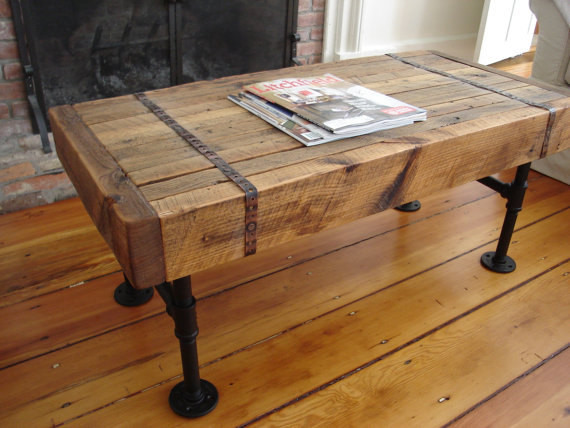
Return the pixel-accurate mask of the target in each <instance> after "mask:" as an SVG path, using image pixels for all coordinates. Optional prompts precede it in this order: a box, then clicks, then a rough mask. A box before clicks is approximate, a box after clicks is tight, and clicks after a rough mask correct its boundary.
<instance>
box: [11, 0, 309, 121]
mask: <svg viewBox="0 0 570 428" xmlns="http://www.w3.org/2000/svg"><path fill="white" fill-rule="evenodd" d="M12 5H13V8H14V9H13V10H16V12H17V13H15V14H14V20H15V21H17V20H18V21H19V19H17V18H16V17H17V16H18V17H21V18H22V19H21V21H20V22H15V24H16V27H18V28H16V30H17V33H20V34H17V36H18V39H19V41H20V44H21V45H22V43H23V42H24V43H23V44H24V45H25V49H21V50H20V55H21V56H22V63H23V64H24V66H25V71H26V72H25V74H26V79H27V87H28V90H31V91H33V92H35V96H36V97H37V104H38V105H39V108H40V110H41V115H42V116H43V117H44V118H45V112H46V111H47V109H48V108H49V107H52V106H55V105H60V104H73V103H77V102H81V101H86V100H92V99H97V98H106V97H112V96H117V95H123V94H127V93H133V92H137V91H145V90H151V89H157V88H163V87H166V86H171V85H175V84H180V83H186V82H192V81H195V80H204V79H212V78H216V77H222V76H228V75H233V74H240V73H246V72H253V71H259V70H268V69H274V68H280V67H283V66H288V65H290V64H291V60H292V58H293V56H294V51H295V46H294V43H295V31H296V21H297V8H298V0H262V1H251V0H179V1H176V0H59V1H45V0H12ZM18 8H20V9H18ZM33 95H34V94H32V96H33ZM36 119H37V117H36Z"/></svg>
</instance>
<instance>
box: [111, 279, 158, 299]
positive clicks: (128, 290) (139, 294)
mask: <svg viewBox="0 0 570 428" xmlns="http://www.w3.org/2000/svg"><path fill="white" fill-rule="evenodd" d="M123 277H124V278H125V281H124V282H122V283H121V284H119V285H118V286H117V288H115V294H114V297H115V302H117V303H118V304H119V305H122V306H140V305H143V304H145V303H146V302H148V301H149V300H150V299H152V296H153V295H154V288H152V287H149V288H143V289H141V290H137V289H136V288H134V287H133V286H132V284H131V282H130V281H129V280H128V278H127V277H126V276H125V275H124V274H123Z"/></svg>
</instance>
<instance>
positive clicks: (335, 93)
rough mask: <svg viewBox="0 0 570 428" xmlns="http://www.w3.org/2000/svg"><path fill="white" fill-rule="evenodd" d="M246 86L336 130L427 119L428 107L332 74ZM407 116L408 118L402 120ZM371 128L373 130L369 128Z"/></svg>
mask: <svg viewBox="0 0 570 428" xmlns="http://www.w3.org/2000/svg"><path fill="white" fill-rule="evenodd" d="M244 89H245V90H246V91H248V92H250V93H252V94H254V95H257V96H259V97H262V98H264V99H265V100H267V101H270V102H272V103H275V104H278V105H280V106H282V107H284V108H286V109H288V110H290V111H292V112H294V113H295V114H296V115H298V116H300V117H302V118H304V119H307V120H309V121H311V122H313V123H315V124H317V125H319V126H321V127H323V128H324V129H326V130H328V131H330V132H333V133H344V132H348V133H351V132H354V131H355V130H357V129H360V130H361V131H363V130H365V129H366V128H368V127H370V129H372V130H374V131H376V130H379V129H386V128H392V127H394V123H393V122H396V123H398V122H400V121H401V122H402V123H400V124H399V125H395V126H401V125H402V124H408V123H410V121H412V122H413V121H416V120H425V119H426V111H425V110H424V109H420V108H418V107H414V106H412V105H409V104H406V103H403V102H401V101H399V100H397V99H395V98H392V97H389V96H387V95H384V94H381V93H379V92H375V91H372V90H370V89H367V88H364V87H362V86H359V85H355V84H353V83H350V82H347V81H345V80H342V79H340V78H338V77H336V76H333V75H332V74H325V75H323V76H318V77H308V78H290V79H279V80H274V81H270V82H262V83H256V84H253V85H248V86H245V87H244ZM402 119H406V120H402ZM369 132H372V131H369Z"/></svg>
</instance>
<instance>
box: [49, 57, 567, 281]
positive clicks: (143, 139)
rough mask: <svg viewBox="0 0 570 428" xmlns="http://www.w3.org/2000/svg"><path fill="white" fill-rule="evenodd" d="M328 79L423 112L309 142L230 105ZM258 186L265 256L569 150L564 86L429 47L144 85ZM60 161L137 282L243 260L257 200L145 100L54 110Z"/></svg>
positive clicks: (259, 241)
mask: <svg viewBox="0 0 570 428" xmlns="http://www.w3.org/2000/svg"><path fill="white" fill-rule="evenodd" d="M323 73H332V74H334V75H336V76H338V77H340V78H343V79H345V80H348V81H350V82H353V83H356V84H359V85H362V86H365V87H367V88H369V89H372V90H375V91H378V92H382V93H385V94H387V95H390V96H393V97H395V98H398V99H400V100H402V101H404V102H407V103H409V104H412V105H416V106H418V107H422V108H425V109H426V110H427V112H428V119H427V120H426V121H425V122H418V123H414V124H413V125H409V126H405V127H401V128H395V129H390V130H385V131H381V132H376V133H372V134H368V135H363V136H360V137H354V138H350V139H344V140H340V141H335V142H331V143H327V144H323V145H318V146H313V147H305V146H304V145H303V144H301V143H299V142H297V141H296V140H294V139H293V138H291V137H289V136H288V135H286V134H284V133H283V132H281V131H279V130H277V129H275V128H273V127H272V126H271V125H269V124H268V123H266V122H265V121H263V120H261V119H259V118H257V117H255V116H254V115H253V114H251V113H249V112H247V111H246V110H244V109H242V108H241V107H239V106H236V105H235V104H233V103H232V102H231V101H229V100H228V99H227V96H228V95H230V94H236V93H237V92H239V91H240V90H241V88H242V87H243V86H244V85H247V84H253V83H257V82H260V81H267V80H274V79H278V78H286V77H309V76H315V75H319V74H323ZM146 96H147V97H148V99H150V100H151V101H152V102H153V103H155V104H156V105H158V106H160V108H161V109H163V110H164V111H165V112H166V113H167V114H168V115H169V116H170V117H172V118H173V119H174V120H176V121H177V122H178V123H179V124H180V125H181V126H183V127H184V128H186V129H187V130H189V131H190V132H191V133H192V134H194V135H195V136H196V137H198V138H199V139H200V140H201V141H202V142H203V143H204V144H205V145H207V146H208V147H209V148H210V149H211V150H212V151H214V152H216V153H217V154H218V155H219V156H220V157H221V158H223V159H224V160H225V161H226V162H227V163H228V164H230V165H231V167H233V168H234V169H235V170H236V171H238V172H239V173H240V174H241V175H243V176H244V177H246V178H247V180H249V181H250V182H251V183H252V184H253V185H255V187H256V188H257V190H258V211H257V213H258V217H257V236H256V241H257V242H256V245H257V251H263V250H264V249H268V248H271V247H273V246H276V245H279V244H281V243H284V242H287V241H291V240H293V239H296V238H299V237H302V236H306V235H309V234H313V233H316V232H319V231H321V230H323V229H326V228H330V227H334V226H337V225H340V224H343V223H347V222H350V221H353V220H356V219H358V218H361V217H365V216H368V215H371V214H374V213H377V212H379V211H382V210H385V209H388V208H391V207H394V206H397V205H399V204H402V203H405V202H408V201H411V200H414V199H418V198H421V197H424V196H427V195H429V194H431V193H434V192H436V191H438V190H442V189H446V188H450V187H453V186H457V185H460V184H464V183H467V182H470V181H474V180H477V179H481V178H483V177H486V176H489V175H491V174H494V173H497V172H500V171H502V170H504V169H507V168H511V167H514V166H519V165H521V164H525V163H528V162H530V161H532V160H535V159H539V158H541V157H545V156H547V155H549V154H552V153H555V152H558V151H562V150H564V149H567V148H569V147H570V126H569V123H570V114H569V113H568V109H569V107H570V95H569V92H568V91H565V90H564V89H560V88H558V89H557V88H554V87H548V86H545V85H541V84H538V83H536V82H533V81H530V80H527V79H523V78H520V77H516V76H513V75H509V74H506V73H503V72H499V71H497V70H493V69H491V68H488V67H484V66H480V65H476V64H472V63H468V62H466V61H463V60H460V59H457V58H453V57H448V56H445V55H444V54H441V53H436V52H427V51H418V52H409V53H399V54H397V55H392V56H390V55H383V56H377V57H368V58H361V59H354V60H348V61H341V62H336V63H325V64H316V65H309V66H301V67H295V68H285V69H281V70H273V71H265V72H258V73H252V74H245V75H240V76H232V77H227V78H221V79H217V80H213V81H202V82H194V83H189V84H185V85H180V86H175V87H171V88H165V89H160V90H155V91H150V92H146ZM50 121H51V126H52V130H53V133H54V139H55V143H56V148H57V151H58V154H59V157H60V159H61V161H62V163H63V165H64V167H65V170H66V171H67V173H68V175H69V177H70V179H71V181H72V182H73V184H74V185H75V187H76V189H77V191H78V194H79V195H80V197H81V199H82V201H83V203H84V205H85V207H86V209H87V212H88V213H89V214H90V216H91V218H92V219H93V221H94V223H95V224H96V225H97V227H98V229H99V231H100V233H101V234H102V235H103V237H104V238H105V239H106V241H107V243H108V244H109V245H110V247H111V248H112V249H113V251H114V253H115V255H116V257H117V259H118V261H119V263H120V264H121V266H122V268H123V270H124V271H125V274H126V275H127V277H128V278H129V279H130V280H131V282H132V283H133V285H134V286H135V287H137V288H144V287H149V286H153V285H156V284H159V283H161V282H163V281H172V280H174V279H178V278H181V277H184V276H187V275H191V274H193V273H195V272H199V271H202V270H205V269H207V268H210V267H213V266H216V265H219V264H222V263H224V262H227V261H230V260H234V259H239V258H241V257H244V235H245V228H246V222H245V221H244V207H245V204H244V201H245V194H244V192H243V190H242V189H240V188H239V187H238V186H236V184H235V183H233V182H231V181H230V180H229V179H228V178H227V177H226V176H225V175H224V174H223V173H222V172H221V171H220V170H219V169H218V168H216V167H215V166H214V165H213V164H212V162H210V160H208V159H207V158H206V157H204V156H203V155H202V154H200V153H199V152H198V151H197V150H195V149H194V148H193V147H192V146H190V145H189V144H188V143H187V142H186V141H185V140H184V139H182V138H181V137H180V136H179V135H178V134H177V133H176V132H174V131H173V130H172V129H171V128H170V127H168V126H167V125H166V124H165V123H164V122H163V121H161V120H160V119H159V118H158V117H157V116H156V115H155V114H153V113H152V112H151V111H150V110H149V109H148V108H147V107H146V106H145V105H143V104H142V103H141V101H140V100H139V99H138V98H137V97H136V96H134V95H127V96H122V97H117V98H112V99H104V100H96V101H90V102H85V103H81V104H77V105H73V106H69V105H66V106H59V107H55V108H53V109H51V110H50Z"/></svg>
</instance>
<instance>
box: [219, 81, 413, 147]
mask: <svg viewBox="0 0 570 428" xmlns="http://www.w3.org/2000/svg"><path fill="white" fill-rule="evenodd" d="M228 98H229V99H230V100H231V101H233V102H234V103H236V104H238V105H239V106H241V107H243V108H244V109H246V110H248V111H249V112H250V113H253V114H254V115H256V116H257V117H260V118H261V119H263V120H265V121H266V122H268V123H269V124H271V125H273V126H275V127H276V128H278V129H280V130H281V131H283V132H285V133H286V134H288V135H290V136H291V137H293V138H295V139H296V140H298V141H300V142H301V143H303V144H304V145H306V146H315V145H317V144H323V143H328V142H331V141H336V140H340V139H343V138H349V137H356V136H358V135H362V134H366V133H369V132H371V131H369V130H367V129H362V128H359V129H357V130H355V131H352V132H345V133H341V134H335V133H333V132H330V131H327V130H326V129H324V128H321V127H320V126H318V125H315V124H313V123H312V122H309V121H308V120H306V119H303V118H302V117H300V116H297V115H296V114H294V113H293V112H291V111H289V110H287V109H285V108H283V107H281V106H280V105H278V104H273V103H271V102H269V101H267V100H264V99H263V98H260V97H257V96H256V95H253V94H250V93H246V92H240V93H239V94H238V95H230V96H228ZM411 123H413V122H412V121H411V120H409V121H406V123H404V122H403V121H398V122H394V123H393V124H392V126H386V125H384V126H383V127H382V128H381V129H388V128H392V127H396V126H402V125H403V124H411Z"/></svg>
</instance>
